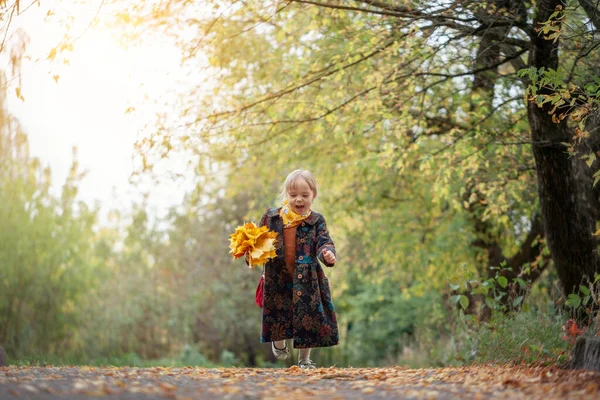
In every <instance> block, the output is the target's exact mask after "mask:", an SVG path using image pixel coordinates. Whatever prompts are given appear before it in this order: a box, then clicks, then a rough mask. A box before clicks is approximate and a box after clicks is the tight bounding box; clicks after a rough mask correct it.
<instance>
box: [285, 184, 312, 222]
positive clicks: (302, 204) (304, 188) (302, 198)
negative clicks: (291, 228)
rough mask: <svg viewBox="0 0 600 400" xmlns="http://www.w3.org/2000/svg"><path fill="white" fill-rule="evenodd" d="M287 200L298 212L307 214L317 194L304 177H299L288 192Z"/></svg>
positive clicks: (293, 209)
mask: <svg viewBox="0 0 600 400" xmlns="http://www.w3.org/2000/svg"><path fill="white" fill-rule="evenodd" d="M286 197H287V201H288V203H289V204H290V207H291V208H292V211H294V212H295V213H297V214H305V213H307V212H308V211H309V210H310V206H311V204H312V202H313V200H314V199H315V194H314V193H313V191H312V190H311V189H310V186H308V183H307V182H306V181H305V180H304V179H303V178H300V179H298V180H297V181H296V182H295V184H294V185H293V186H292V187H291V189H290V190H289V191H288V192H287V196H286Z"/></svg>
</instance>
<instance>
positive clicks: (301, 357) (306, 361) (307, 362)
mask: <svg viewBox="0 0 600 400" xmlns="http://www.w3.org/2000/svg"><path fill="white" fill-rule="evenodd" d="M298 366H299V367H300V368H303V369H304V368H309V369H313V368H316V367H317V366H316V365H315V363H314V362H312V360H311V359H310V349H300V350H299V351H298Z"/></svg>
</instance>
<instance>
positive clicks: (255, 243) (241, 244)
mask: <svg viewBox="0 0 600 400" xmlns="http://www.w3.org/2000/svg"><path fill="white" fill-rule="evenodd" d="M229 237H230V243H229V249H230V251H229V253H231V254H232V255H233V258H240V257H242V256H244V255H245V254H249V255H250V265H251V266H253V265H264V264H265V263H266V262H267V261H269V260H270V259H271V258H273V257H275V256H276V251H275V240H276V239H277V232H273V231H270V230H269V229H268V228H267V227H266V226H261V227H257V226H256V225H255V224H254V223H253V222H249V223H246V224H244V225H243V226H238V227H237V228H236V230H235V232H234V233H232V234H231V235H229Z"/></svg>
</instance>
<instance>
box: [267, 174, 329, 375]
mask: <svg viewBox="0 0 600 400" xmlns="http://www.w3.org/2000/svg"><path fill="white" fill-rule="evenodd" d="M280 197H281V198H282V199H283V198H285V200H284V201H283V204H282V206H281V207H278V208H271V209H268V210H267V212H265V214H264V215H263V216H262V218H261V220H260V226H263V225H265V226H267V227H268V228H269V229H270V230H272V231H274V232H277V233H278V235H277V242H276V249H277V256H276V257H275V258H273V259H271V260H270V261H269V262H267V264H266V265H265V270H264V273H265V281H264V288H263V290H264V297H263V314H262V334H261V342H262V343H268V342H271V347H272V350H273V353H274V354H275V357H277V358H278V359H282V360H284V359H286V358H288V356H289V354H290V351H289V349H288V347H287V345H286V342H285V340H286V339H293V347H295V348H297V349H300V350H299V355H298V366H299V367H300V368H315V364H314V362H312V361H311V359H310V349H311V348H313V347H328V346H334V345H336V344H338V340H339V339H338V327H337V320H336V315H335V311H334V307H333V303H332V302H331V293H330V291H329V282H328V280H327V278H326V277H325V273H324V271H323V268H322V265H325V266H328V267H333V266H334V265H335V263H336V257H335V254H336V253H335V246H334V244H333V241H332V240H331V238H330V237H329V232H328V231H327V224H326V223H325V218H324V217H323V216H322V215H321V214H319V213H317V212H315V211H312V210H311V205H312V202H313V201H314V199H315V198H316V197H317V182H316V181H315V178H314V177H313V175H312V174H311V173H310V172H309V171H307V170H300V169H297V170H295V171H293V172H292V173H290V174H289V175H288V176H287V178H286V179H285V183H284V186H283V191H282V193H281V196H280Z"/></svg>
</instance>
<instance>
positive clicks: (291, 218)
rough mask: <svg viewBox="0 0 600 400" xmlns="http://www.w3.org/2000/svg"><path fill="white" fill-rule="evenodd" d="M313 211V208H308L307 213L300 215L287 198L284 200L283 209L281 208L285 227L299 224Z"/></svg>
mask: <svg viewBox="0 0 600 400" xmlns="http://www.w3.org/2000/svg"><path fill="white" fill-rule="evenodd" d="M310 213H311V210H308V211H307V212H306V213H304V214H302V215H300V214H298V213H295V212H294V210H292V208H291V207H290V205H289V203H288V201H287V200H285V201H284V202H283V206H282V207H281V210H279V215H280V216H281V218H282V219H283V227H284V228H293V227H294V226H297V225H298V224H300V223H301V222H302V221H304V220H305V219H306V218H307V217H308V216H309V215H310Z"/></svg>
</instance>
